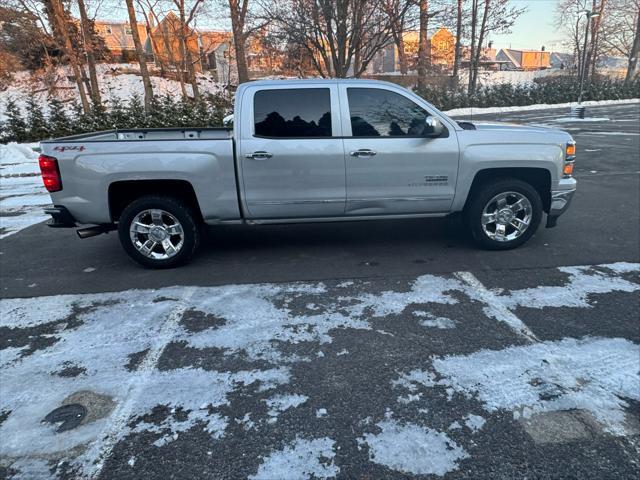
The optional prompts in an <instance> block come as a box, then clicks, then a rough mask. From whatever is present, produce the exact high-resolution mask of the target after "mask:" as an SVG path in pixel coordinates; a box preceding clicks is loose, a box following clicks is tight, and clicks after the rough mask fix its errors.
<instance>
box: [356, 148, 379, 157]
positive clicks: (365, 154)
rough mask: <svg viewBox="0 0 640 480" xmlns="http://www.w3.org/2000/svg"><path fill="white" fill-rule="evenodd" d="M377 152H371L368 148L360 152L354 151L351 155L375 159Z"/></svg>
mask: <svg viewBox="0 0 640 480" xmlns="http://www.w3.org/2000/svg"><path fill="white" fill-rule="evenodd" d="M376 153H377V152H375V151H374V150H369V149H368V148H361V149H360V150H354V151H353V152H350V153H349V155H351V156H352V157H373V156H374V155H375V154H376Z"/></svg>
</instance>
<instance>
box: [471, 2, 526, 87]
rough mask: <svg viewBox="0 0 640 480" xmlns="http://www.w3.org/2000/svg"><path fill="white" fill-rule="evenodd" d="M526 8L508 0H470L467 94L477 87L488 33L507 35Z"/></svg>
mask: <svg viewBox="0 0 640 480" xmlns="http://www.w3.org/2000/svg"><path fill="white" fill-rule="evenodd" d="M526 10H527V7H526V6H525V7H517V6H512V5H510V4H509V0H472V3H471V47H470V49H469V84H468V92H469V95H472V94H473V93H474V92H475V91H476V88H477V85H478V70H479V68H480V62H481V60H482V54H483V49H484V42H485V41H486V39H487V37H488V35H489V34H490V33H508V32H509V31H510V29H511V27H512V26H513V24H514V23H515V21H516V20H517V18H518V17H519V16H520V15H522V14H523V13H524V12H525V11H526Z"/></svg>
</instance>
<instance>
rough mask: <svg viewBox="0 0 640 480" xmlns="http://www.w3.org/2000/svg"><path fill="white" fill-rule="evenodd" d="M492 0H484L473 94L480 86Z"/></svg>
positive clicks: (475, 62)
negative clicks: (479, 75)
mask: <svg viewBox="0 0 640 480" xmlns="http://www.w3.org/2000/svg"><path fill="white" fill-rule="evenodd" d="M490 3H491V0H484V12H483V14H482V23H481V25H480V35H479V36H478V44H477V45H476V52H475V58H474V61H473V81H472V83H471V92H475V91H476V87H477V86H478V70H479V68H480V60H481V59H482V44H483V43H484V37H485V36H486V33H487V17H488V16H489V9H490V8H491V4H490Z"/></svg>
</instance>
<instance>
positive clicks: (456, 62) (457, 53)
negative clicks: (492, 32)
mask: <svg viewBox="0 0 640 480" xmlns="http://www.w3.org/2000/svg"><path fill="white" fill-rule="evenodd" d="M462 2H463V0H458V2H457V9H456V45H455V47H454V52H453V72H452V74H451V77H452V78H453V79H454V81H456V82H457V80H458V70H459V69H460V57H461V54H462Z"/></svg>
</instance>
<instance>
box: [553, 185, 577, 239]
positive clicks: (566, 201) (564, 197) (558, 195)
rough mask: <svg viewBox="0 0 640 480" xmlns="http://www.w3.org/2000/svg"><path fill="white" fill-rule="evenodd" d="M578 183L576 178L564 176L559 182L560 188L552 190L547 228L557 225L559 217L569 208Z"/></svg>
mask: <svg viewBox="0 0 640 480" xmlns="http://www.w3.org/2000/svg"><path fill="white" fill-rule="evenodd" d="M576 183H577V182H576V180H575V178H563V179H562V180H560V182H558V188H557V189H556V190H552V191H551V205H550V207H549V213H548V215H547V228H552V227H555V226H556V223H557V222H558V217H559V216H560V215H562V214H563V213H564V212H565V211H566V210H567V209H568V208H569V205H570V204H571V199H572V198H573V194H574V193H576Z"/></svg>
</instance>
